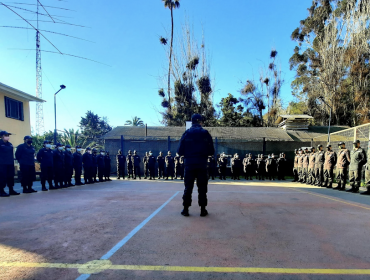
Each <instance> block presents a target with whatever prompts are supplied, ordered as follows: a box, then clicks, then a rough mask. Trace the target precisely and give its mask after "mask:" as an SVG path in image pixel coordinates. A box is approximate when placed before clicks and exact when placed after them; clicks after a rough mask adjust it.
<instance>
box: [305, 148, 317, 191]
mask: <svg viewBox="0 0 370 280" xmlns="http://www.w3.org/2000/svg"><path fill="white" fill-rule="evenodd" d="M308 160H309V163H308V181H307V184H310V185H314V184H315V160H316V153H311V154H310V155H309V156H308Z"/></svg>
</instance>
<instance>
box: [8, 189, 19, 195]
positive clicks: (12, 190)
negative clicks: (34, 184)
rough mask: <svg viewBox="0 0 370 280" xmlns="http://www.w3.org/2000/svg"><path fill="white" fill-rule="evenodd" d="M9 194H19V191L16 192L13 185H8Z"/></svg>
mask: <svg viewBox="0 0 370 280" xmlns="http://www.w3.org/2000/svg"><path fill="white" fill-rule="evenodd" d="M9 195H20V193H19V192H16V191H15V190H14V188H13V187H9Z"/></svg>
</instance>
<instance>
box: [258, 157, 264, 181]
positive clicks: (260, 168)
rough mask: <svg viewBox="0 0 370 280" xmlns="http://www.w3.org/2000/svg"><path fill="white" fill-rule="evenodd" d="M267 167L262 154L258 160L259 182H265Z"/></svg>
mask: <svg viewBox="0 0 370 280" xmlns="http://www.w3.org/2000/svg"><path fill="white" fill-rule="evenodd" d="M265 166H266V162H265V159H264V158H263V155H262V154H260V155H258V159H257V174H258V180H260V181H261V180H265V176H264V175H265Z"/></svg>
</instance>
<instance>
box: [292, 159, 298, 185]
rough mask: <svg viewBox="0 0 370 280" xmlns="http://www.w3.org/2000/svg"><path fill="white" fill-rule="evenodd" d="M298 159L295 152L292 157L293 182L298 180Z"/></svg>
mask: <svg viewBox="0 0 370 280" xmlns="http://www.w3.org/2000/svg"><path fill="white" fill-rule="evenodd" d="M298 160H299V155H298V154H297V153H296V155H295V157H294V167H293V176H294V180H293V182H297V181H298V180H299V178H298Z"/></svg>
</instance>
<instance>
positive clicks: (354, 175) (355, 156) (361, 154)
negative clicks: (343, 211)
mask: <svg viewBox="0 0 370 280" xmlns="http://www.w3.org/2000/svg"><path fill="white" fill-rule="evenodd" d="M365 163H366V153H365V151H364V150H363V149H362V148H361V147H360V148H358V149H357V150H356V149H354V150H352V152H351V163H350V165H349V183H350V185H351V189H350V190H351V191H353V192H358V191H359V189H360V186H361V171H362V166H364V164H365Z"/></svg>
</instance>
